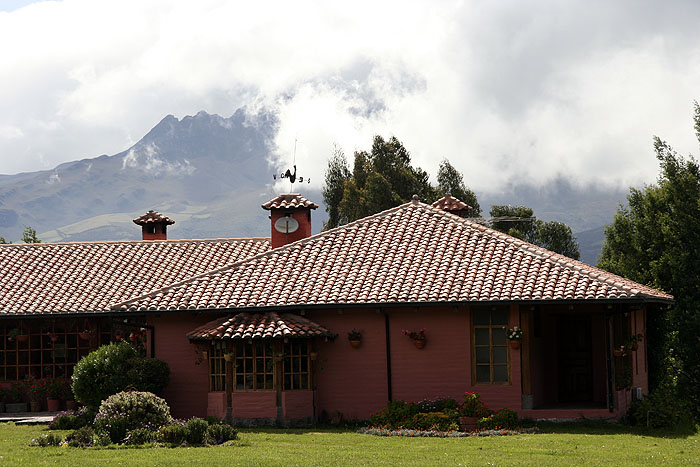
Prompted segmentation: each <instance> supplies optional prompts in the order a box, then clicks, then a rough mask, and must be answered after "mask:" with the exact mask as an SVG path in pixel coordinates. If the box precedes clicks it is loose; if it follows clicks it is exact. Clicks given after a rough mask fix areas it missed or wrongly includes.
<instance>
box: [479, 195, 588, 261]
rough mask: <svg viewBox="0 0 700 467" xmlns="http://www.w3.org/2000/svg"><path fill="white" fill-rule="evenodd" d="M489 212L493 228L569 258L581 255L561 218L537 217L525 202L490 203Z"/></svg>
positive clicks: (576, 243)
mask: <svg viewBox="0 0 700 467" xmlns="http://www.w3.org/2000/svg"><path fill="white" fill-rule="evenodd" d="M490 215H491V218H492V219H491V223H492V224H491V225H492V227H493V228H494V229H496V230H499V231H501V232H503V233H507V234H508V235H511V236H513V237H516V238H519V239H521V240H525V241H526V242H530V243H533V244H535V245H537V246H541V247H542V248H546V249H548V250H551V251H554V252H556V253H560V254H562V255H565V256H568V257H569V258H573V259H579V257H580V256H581V253H580V252H579V249H578V242H577V241H576V238H575V237H574V234H573V232H572V231H571V227H569V226H568V225H566V224H564V223H563V222H556V221H549V222H544V221H541V220H538V219H537V218H536V217H535V216H534V212H533V210H532V209H531V208H528V207H526V206H509V205H493V206H491V211H490Z"/></svg>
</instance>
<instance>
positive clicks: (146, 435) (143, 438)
mask: <svg viewBox="0 0 700 467" xmlns="http://www.w3.org/2000/svg"><path fill="white" fill-rule="evenodd" d="M156 441H158V432H157V431H153V430H149V429H148V428H136V429H135V430H129V432H128V433H127V434H126V437H125V438H124V444H129V445H135V446H139V445H142V444H149V443H154V442H156Z"/></svg>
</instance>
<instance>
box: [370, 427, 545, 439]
mask: <svg viewBox="0 0 700 467" xmlns="http://www.w3.org/2000/svg"><path fill="white" fill-rule="evenodd" d="M357 432H358V433H362V434H366V435H375V436H408V437H412V438H466V437H468V436H479V437H481V436H509V435H519V434H523V433H539V432H540V431H539V430H538V429H537V427H532V428H525V429H518V430H485V431H475V432H472V433H467V432H464V431H435V430H428V431H423V430H409V429H405V428H403V429H399V430H390V429H388V428H375V427H371V428H368V427H362V428H360V429H359V430H357Z"/></svg>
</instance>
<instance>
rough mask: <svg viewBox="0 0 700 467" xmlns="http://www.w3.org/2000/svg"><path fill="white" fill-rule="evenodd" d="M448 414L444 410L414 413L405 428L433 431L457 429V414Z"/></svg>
mask: <svg viewBox="0 0 700 467" xmlns="http://www.w3.org/2000/svg"><path fill="white" fill-rule="evenodd" d="M452 412H454V413H455V415H450V414H448V413H444V412H429V413H417V414H415V415H414V416H413V417H412V418H411V420H410V421H409V423H407V424H406V425H405V428H409V429H412V430H435V431H454V430H458V429H459V425H458V424H457V415H456V412H455V411H454V410H453V411H452Z"/></svg>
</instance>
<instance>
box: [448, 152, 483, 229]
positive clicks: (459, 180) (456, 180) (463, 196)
mask: <svg viewBox="0 0 700 467" xmlns="http://www.w3.org/2000/svg"><path fill="white" fill-rule="evenodd" d="M437 181H438V186H437V188H438V192H439V193H440V194H441V195H442V194H445V193H450V194H451V195H452V196H454V197H455V198H457V199H459V200H461V201H464V202H465V203H467V204H468V205H469V206H471V207H472V210H471V211H469V215H468V217H479V216H481V207H480V206H479V202H478V201H477V200H476V195H475V194H474V192H473V191H472V190H470V189H469V188H467V186H466V185H465V184H464V177H463V176H462V174H461V173H459V171H458V170H457V169H455V168H454V167H453V166H452V164H450V161H448V160H447V159H443V161H442V162H440V169H439V170H438V175H437Z"/></svg>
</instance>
